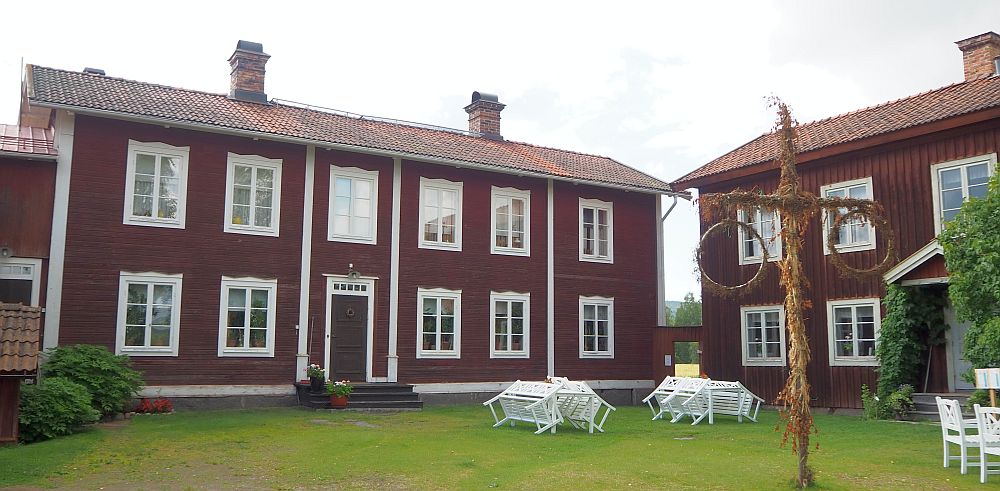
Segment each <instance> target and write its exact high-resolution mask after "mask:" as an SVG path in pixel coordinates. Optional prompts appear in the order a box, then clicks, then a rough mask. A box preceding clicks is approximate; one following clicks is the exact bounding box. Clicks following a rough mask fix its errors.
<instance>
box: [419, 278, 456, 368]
mask: <svg viewBox="0 0 1000 491" xmlns="http://www.w3.org/2000/svg"><path fill="white" fill-rule="evenodd" d="M425 298H434V299H442V298H444V299H451V300H454V301H455V342H454V346H452V349H450V350H442V349H436V350H425V349H424V348H423V334H424V330H423V326H424V319H423V317H424V299H425ZM440 318H441V316H440V311H439V312H438V331H437V332H438V333H439V334H440V330H441V329H440V327H441V326H440ZM416 331H417V358H418V359H435V358H446V359H458V358H461V357H462V290H447V289H444V288H417V329H416ZM438 346H440V344H438Z"/></svg>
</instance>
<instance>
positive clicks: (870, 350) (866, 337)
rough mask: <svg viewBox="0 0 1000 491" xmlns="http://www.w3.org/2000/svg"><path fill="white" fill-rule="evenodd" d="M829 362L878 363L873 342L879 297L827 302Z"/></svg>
mask: <svg viewBox="0 0 1000 491" xmlns="http://www.w3.org/2000/svg"><path fill="white" fill-rule="evenodd" d="M826 316H827V326H828V329H829V334H830V336H829V344H830V365H832V366H833V365H847V366H850V365H878V359H876V358H875V346H876V342H877V340H878V332H879V327H880V324H881V322H882V320H881V317H882V312H881V308H880V300H879V299H878V298H864V299H857V300H831V301H829V302H827V312H826Z"/></svg>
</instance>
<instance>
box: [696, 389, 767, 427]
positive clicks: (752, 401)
mask: <svg viewBox="0 0 1000 491" xmlns="http://www.w3.org/2000/svg"><path fill="white" fill-rule="evenodd" d="M707 389H708V395H709V398H708V404H709V407H708V424H714V423H715V415H716V414H725V415H729V416H736V419H737V420H738V421H739V422H741V423H742V422H743V418H747V419H749V420H750V421H753V422H754V423H756V422H757V413H758V412H759V411H760V405H761V404H762V403H763V402H764V400H763V399H761V398H760V397H757V395H756V394H754V393H753V392H750V390H749V389H747V388H746V387H744V386H743V384H742V383H740V382H725V381H722V380H710V381H709V382H708V386H707Z"/></svg>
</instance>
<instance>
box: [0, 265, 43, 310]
mask: <svg viewBox="0 0 1000 491" xmlns="http://www.w3.org/2000/svg"><path fill="white" fill-rule="evenodd" d="M41 280H42V260H41V259H27V258H18V257H12V258H7V259H3V258H0V303H22V304H24V305H31V306H34V307H37V306H38V302H39V293H40V292H41V285H42V281H41Z"/></svg>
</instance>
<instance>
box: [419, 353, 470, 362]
mask: <svg viewBox="0 0 1000 491" xmlns="http://www.w3.org/2000/svg"><path fill="white" fill-rule="evenodd" d="M460 358H461V355H460V354H459V353H457V352H454V351H450V352H442V353H434V352H422V353H417V359H421V360H457V359H460Z"/></svg>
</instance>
